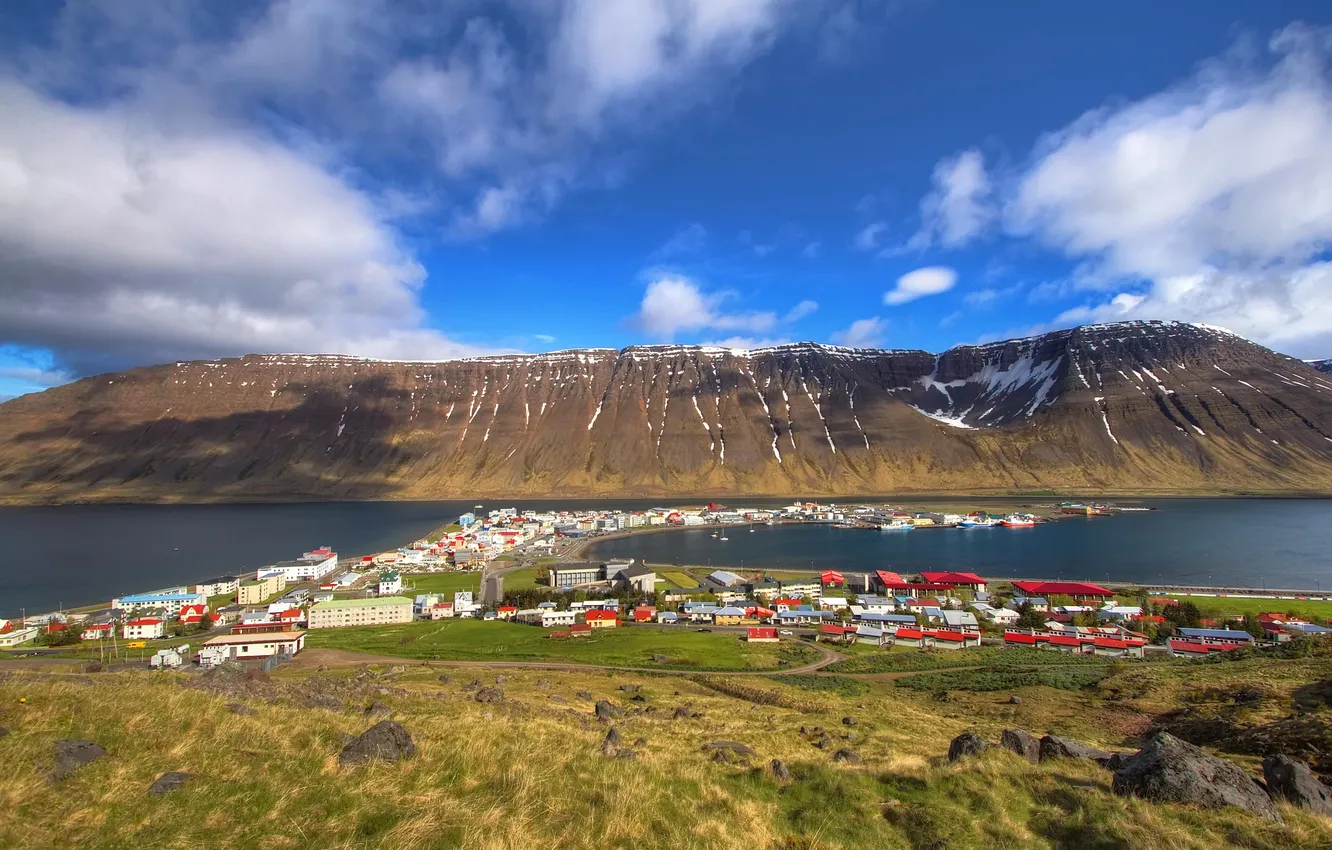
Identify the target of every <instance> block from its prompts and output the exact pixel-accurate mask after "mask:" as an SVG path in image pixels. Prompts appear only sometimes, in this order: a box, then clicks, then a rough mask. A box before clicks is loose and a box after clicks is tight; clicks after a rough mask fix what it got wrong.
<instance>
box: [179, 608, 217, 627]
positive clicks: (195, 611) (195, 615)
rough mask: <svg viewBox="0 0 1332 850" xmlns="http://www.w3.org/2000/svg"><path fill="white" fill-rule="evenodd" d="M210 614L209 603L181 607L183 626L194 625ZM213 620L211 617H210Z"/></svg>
mask: <svg viewBox="0 0 1332 850" xmlns="http://www.w3.org/2000/svg"><path fill="white" fill-rule="evenodd" d="M207 616H208V606H207V605H186V606H185V607H184V608H181V609H180V617H179V619H180V623H181V625H183V626H193V625H196V624H198V623H200V622H202V621H203V618H204V617H207ZM210 621H211V618H210Z"/></svg>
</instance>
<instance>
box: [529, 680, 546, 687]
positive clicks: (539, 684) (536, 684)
mask: <svg viewBox="0 0 1332 850" xmlns="http://www.w3.org/2000/svg"><path fill="white" fill-rule="evenodd" d="M532 687H534V688H549V687H550V682H548V681H546V680H545V679H537V680H536V681H535V682H533V683H532Z"/></svg>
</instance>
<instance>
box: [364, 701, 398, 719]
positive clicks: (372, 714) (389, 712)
mask: <svg viewBox="0 0 1332 850" xmlns="http://www.w3.org/2000/svg"><path fill="white" fill-rule="evenodd" d="M365 716H366V717H368V718H370V719H371V720H387V719H388V718H390V717H392V716H393V709H391V708H389V707H388V706H387V705H385V704H384V703H382V702H380V701H379V700H375V701H374V702H372V703H370V704H369V705H367V706H366V707H365Z"/></svg>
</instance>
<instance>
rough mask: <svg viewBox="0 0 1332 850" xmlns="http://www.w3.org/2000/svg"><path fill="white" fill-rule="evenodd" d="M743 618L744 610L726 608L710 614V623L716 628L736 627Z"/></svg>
mask: <svg viewBox="0 0 1332 850" xmlns="http://www.w3.org/2000/svg"><path fill="white" fill-rule="evenodd" d="M744 618H745V609H744V608H736V607H734V606H729V605H728V606H727V607H725V608H718V609H717V610H716V611H713V612H712V622H713V624H715V625H718V626H738V625H740V621H741V620H743V619H744Z"/></svg>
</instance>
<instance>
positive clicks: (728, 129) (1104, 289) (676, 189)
mask: <svg viewBox="0 0 1332 850" xmlns="http://www.w3.org/2000/svg"><path fill="white" fill-rule="evenodd" d="M1329 62H1332V5H1329V4H1327V3H1326V2H1323V1H1322V0H1319V2H1294V0H1291V2H1281V0H1268V2H1263V3H1253V2H1248V0H1242V1H1241V0H1234V2H1232V0H1177V2H1171V3H1158V2H1145V0H1118V2H1114V3H1111V2H1080V3H1068V2H1065V0H1032V1H1031V2H1026V3H1021V4H1006V3H993V2H988V0H491V2H481V0H396V1H395V2H391V0H358V2H355V3H348V2H343V0H270V1H269V2H264V0H235V2H229V3H206V2H202V0H194V1H193V2H192V1H191V0H159V2H154V3H126V2H122V0H70V2H64V3H60V2H55V1H54V0H9V2H6V3H5V4H3V5H2V6H0V115H2V116H3V120H0V399H2V398H5V397H9V396H14V395H18V394H22V393H27V392H34V391H39V390H41V389H43V388H46V387H50V386H55V385H58V384H60V383H63V382H66V381H69V380H72V379H75V378H77V377H81V376H85V375H89V374H97V373H101V372H105V371H113V370H120V369H124V368H127V367H131V366H136V365H148V364H154V363H161V362H169V361H172V360H179V359H198V358H215V357H226V356H236V355H241V354H246V353H256V352H307V353H340V354H350V355H357V356H366V357H375V358H392V359H412V360H440V359H451V358H455V357H465V356H474V355H482V354H487V353H492V352H501V351H507V352H539V351H549V350H556V349H563V348H577V347H613V348H621V347H624V346H627V345H634V344H649V343H683V344H695V343H706V344H717V345H723V346H728V347H742V348H753V347H760V346H765V345H772V344H779V343H783V342H791V341H806V340H812V341H817V342H825V343H832V344H839V345H848V346H865V347H883V348H919V349H926V350H929V351H936V352H937V351H942V350H944V349H946V348H948V347H950V346H952V345H956V344H967V343H977V342H986V341H992V340H996V339H1004V338H1010V337H1015V336H1023V335H1029V334H1035V333H1041V332H1045V331H1048V330H1053V329H1056V328H1063V327H1071V326H1074V325H1078V324H1084V323H1089V322H1100V321H1120V320H1130V319H1152V318H1159V319H1179V320H1184V321H1196V322H1206V323H1210V324H1215V325H1220V326H1223V327H1227V328H1230V329H1232V330H1234V331H1235V332H1237V333H1240V334H1243V335H1245V336H1247V337H1249V338H1251V339H1254V340H1255V341H1258V342H1260V343H1262V344H1264V345H1268V346H1270V347H1272V348H1275V349H1277V350H1280V351H1282V352H1285V353H1288V354H1292V355H1294V356H1297V357H1306V358H1313V357H1328V356H1332V68H1330V67H1329Z"/></svg>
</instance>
